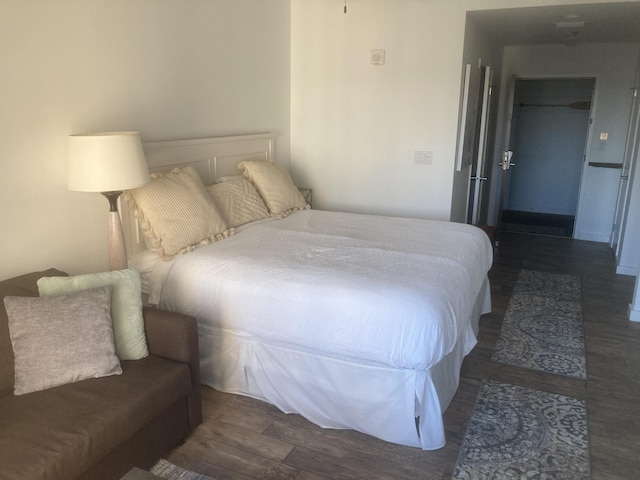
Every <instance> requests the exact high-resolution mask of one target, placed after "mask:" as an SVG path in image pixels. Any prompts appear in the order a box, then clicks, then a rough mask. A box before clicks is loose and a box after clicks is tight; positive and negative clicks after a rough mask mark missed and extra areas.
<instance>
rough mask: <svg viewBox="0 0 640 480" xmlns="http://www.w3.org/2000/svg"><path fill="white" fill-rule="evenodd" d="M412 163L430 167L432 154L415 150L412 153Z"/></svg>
mask: <svg viewBox="0 0 640 480" xmlns="http://www.w3.org/2000/svg"><path fill="white" fill-rule="evenodd" d="M413 163H414V164H416V165H431V164H432V163H433V152H427V151H424V150H416V151H415V152H414V153H413Z"/></svg>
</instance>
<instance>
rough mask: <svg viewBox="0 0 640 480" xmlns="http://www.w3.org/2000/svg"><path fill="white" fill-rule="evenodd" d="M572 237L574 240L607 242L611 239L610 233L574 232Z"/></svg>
mask: <svg viewBox="0 0 640 480" xmlns="http://www.w3.org/2000/svg"><path fill="white" fill-rule="evenodd" d="M573 238H575V239H576V240H586V241H587V242H600V243H609V242H610V241H611V235H604V234H601V233H586V232H576V233H575V234H574V235H573Z"/></svg>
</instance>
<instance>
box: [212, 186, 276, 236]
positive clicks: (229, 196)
mask: <svg viewBox="0 0 640 480" xmlns="http://www.w3.org/2000/svg"><path fill="white" fill-rule="evenodd" d="M207 191H208V192H209V194H210V195H211V196H212V197H213V200H214V202H215V203H216V206H217V207H218V208H219V209H220V212H221V213H222V216H223V217H224V219H225V220H226V222H227V224H228V225H229V226H230V227H239V226H240V225H244V224H245V223H249V222H253V221H254V220H260V219H262V218H267V217H268V216H269V210H267V206H266V205H265V204H264V202H263V201H262V198H260V195H259V194H258V192H257V190H256V188H255V187H254V186H253V184H252V183H251V182H250V181H249V180H247V179H246V178H244V177H242V176H238V177H233V178H229V179H228V180H226V181H224V182H223V183H216V184H214V185H211V186H209V187H207Z"/></svg>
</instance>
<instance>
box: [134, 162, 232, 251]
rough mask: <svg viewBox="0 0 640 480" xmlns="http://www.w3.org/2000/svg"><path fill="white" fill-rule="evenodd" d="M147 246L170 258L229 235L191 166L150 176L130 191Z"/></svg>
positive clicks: (220, 216)
mask: <svg viewBox="0 0 640 480" xmlns="http://www.w3.org/2000/svg"><path fill="white" fill-rule="evenodd" d="M128 198H131V199H133V203H134V204H135V208H136V215H137V216H138V217H139V218H140V219H141V226H142V229H143V231H144V233H145V236H146V237H147V238H148V239H149V243H148V246H149V248H150V249H151V250H154V251H156V252H158V253H160V254H161V255H162V257H163V258H164V259H169V258H171V257H173V256H174V255H177V254H179V253H184V252H187V251H190V250H192V249H193V248H195V247H196V246H198V245H206V244H208V243H211V242H214V241H216V240H220V239H222V238H224V237H226V236H228V235H229V234H231V233H232V232H230V231H229V228H228V226H227V224H226V222H225V221H224V219H223V218H222V215H221V214H220V212H219V211H218V209H217V208H216V205H215V203H213V199H212V198H211V196H210V195H208V194H207V192H206V190H205V188H204V185H203V184H202V180H201V179H200V176H199V175H198V173H197V172H196V170H195V169H194V168H193V167H186V168H176V169H174V170H172V171H171V172H168V173H154V174H151V182H150V183H148V184H147V185H144V186H142V187H140V188H135V189H133V190H130V191H129V196H128Z"/></svg>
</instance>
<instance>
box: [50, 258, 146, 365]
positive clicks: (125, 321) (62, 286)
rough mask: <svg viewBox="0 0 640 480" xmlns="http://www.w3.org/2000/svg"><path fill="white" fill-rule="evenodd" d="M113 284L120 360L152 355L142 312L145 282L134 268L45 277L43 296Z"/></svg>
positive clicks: (113, 313)
mask: <svg viewBox="0 0 640 480" xmlns="http://www.w3.org/2000/svg"><path fill="white" fill-rule="evenodd" d="M104 286H110V287H112V288H113V295H112V296H111V309H110V312H111V318H112V321H113V336H114V339H115V345H116V353H117V355H118V357H119V358H120V360H139V359H141V358H144V357H146V356H147V355H149V350H148V348H147V338H146V335H145V333H144V318H143V316H142V282H141V279H140V273H139V272H138V271H137V270H134V269H133V268H128V269H126V270H116V271H114V272H100V273H87V274H84V275H76V276H74V277H42V278H41V279H39V280H38V290H39V292H40V296H42V297H51V296H55V295H64V294H69V293H73V292H78V291H81V290H88V289H91V288H98V287H104Z"/></svg>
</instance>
